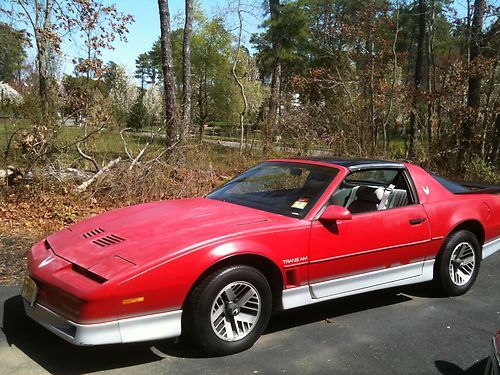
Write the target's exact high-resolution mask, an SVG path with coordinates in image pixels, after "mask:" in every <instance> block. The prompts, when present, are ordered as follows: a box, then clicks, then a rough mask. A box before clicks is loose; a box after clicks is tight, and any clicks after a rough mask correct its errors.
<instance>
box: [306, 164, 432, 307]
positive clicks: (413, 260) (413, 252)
mask: <svg viewBox="0 0 500 375" xmlns="http://www.w3.org/2000/svg"><path fill="white" fill-rule="evenodd" d="M365 172H366V171H365ZM374 175H376V174H372V177H373V176H374ZM385 175H386V176H388V177H387V178H386V179H384V178H380V174H378V176H379V177H378V179H374V178H369V177H370V175H369V174H367V173H365V174H364V175H360V174H358V175H357V176H354V178H353V177H352V176H348V177H347V178H346V180H345V181H344V183H343V185H342V186H347V189H351V190H352V191H353V194H357V195H358V197H359V196H361V194H360V192H359V190H360V189H365V190H366V189H375V190H378V189H383V190H384V195H390V194H393V198H392V199H390V200H389V201H390V202H391V203H390V204H389V206H388V207H386V208H381V209H374V208H373V207H372V206H369V205H368V208H367V209H366V210H363V207H362V202H361V200H360V201H358V202H357V203H358V204H357V205H356V204H355V203H356V200H357V199H356V197H354V198H353V196H352V194H351V196H348V195H346V194H345V192H342V191H339V190H337V192H336V194H337V196H342V200H343V204H342V205H347V208H348V209H350V208H351V209H352V210H353V211H354V212H353V215H352V220H345V221H337V222H336V223H330V224H328V223H324V222H321V220H314V221H313V223H312V226H311V239H310V249H309V260H310V266H309V283H310V288H311V293H312V296H313V298H323V297H328V296H334V295H336V294H344V293H348V292H352V291H355V290H359V291H360V292H361V291H362V290H363V289H365V288H369V287H373V286H375V285H381V284H385V283H390V282H393V281H396V280H401V279H406V278H411V277H417V276H419V275H421V273H422V267H423V260H424V258H425V255H426V252H427V249H428V246H429V242H430V231H429V225H428V222H427V218H426V214H425V211H424V208H423V207H422V205H421V204H419V203H418V202H417V201H416V199H417V198H416V194H414V192H413V191H414V190H412V189H411V186H412V185H410V183H411V181H410V180H409V176H408V175H407V172H406V171H404V170H399V171H392V172H391V173H386V174H385ZM382 176H383V174H382ZM392 183H397V187H395V185H394V184H392ZM390 189H392V190H390ZM340 190H342V189H340ZM404 191H406V194H407V198H406V201H405V199H400V197H398V195H404V194H405V193H404ZM334 196H335V194H334ZM334 196H332V198H334ZM382 198H383V197H382ZM335 203H337V204H338V203H339V202H335ZM379 203H383V202H379ZM360 206H361V209H360V208H359V207H360ZM356 207H358V208H357V209H355V208H356Z"/></svg>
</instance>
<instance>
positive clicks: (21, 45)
mask: <svg viewBox="0 0 500 375" xmlns="http://www.w3.org/2000/svg"><path fill="white" fill-rule="evenodd" d="M0 41H1V43H0V81H4V82H7V81H11V80H13V79H19V78H20V74H21V69H22V68H23V63H24V60H25V58H26V48H27V47H28V44H29V42H28V38H27V36H26V33H25V32H24V31H19V30H16V29H14V28H12V27H11V26H9V25H7V24H6V23H3V22H0Z"/></svg>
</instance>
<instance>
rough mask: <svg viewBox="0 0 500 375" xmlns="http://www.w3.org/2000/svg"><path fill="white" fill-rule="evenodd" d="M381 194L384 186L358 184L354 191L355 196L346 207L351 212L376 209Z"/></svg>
mask: <svg viewBox="0 0 500 375" xmlns="http://www.w3.org/2000/svg"><path fill="white" fill-rule="evenodd" d="M383 195H384V188H382V187H380V188H373V187H370V186H360V187H359V188H358V190H357V191H356V198H355V199H354V200H353V201H352V202H351V203H350V204H349V205H348V206H347V209H348V210H349V211H350V212H351V213H353V214H357V213H363V212H370V211H377V209H378V205H379V203H380V200H381V199H382V196H383Z"/></svg>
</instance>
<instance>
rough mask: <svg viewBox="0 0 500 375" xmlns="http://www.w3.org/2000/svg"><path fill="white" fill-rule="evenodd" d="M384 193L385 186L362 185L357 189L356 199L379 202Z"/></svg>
mask: <svg viewBox="0 0 500 375" xmlns="http://www.w3.org/2000/svg"><path fill="white" fill-rule="evenodd" d="M383 195H384V188H381V187H380V188H377V189H376V188H372V187H369V186H360V187H359V188H358V191H356V199H357V200H363V201H368V202H376V203H379V202H380V200H381V199H382V196H383Z"/></svg>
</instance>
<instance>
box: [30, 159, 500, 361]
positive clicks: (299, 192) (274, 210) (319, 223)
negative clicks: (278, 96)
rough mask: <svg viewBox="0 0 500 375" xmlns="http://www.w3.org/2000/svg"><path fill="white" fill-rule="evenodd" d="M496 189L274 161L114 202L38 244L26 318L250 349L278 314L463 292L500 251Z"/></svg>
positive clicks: (90, 333)
mask: <svg viewBox="0 0 500 375" xmlns="http://www.w3.org/2000/svg"><path fill="white" fill-rule="evenodd" d="M498 192H500V189H499V187H498V186H480V187H479V188H478V187H477V186H476V187H473V186H465V185H461V184H457V183H454V182H451V181H448V180H445V179H443V178H440V177H438V176H434V175H432V174H430V173H428V172H426V171H425V170H423V169H421V168H420V167H418V166H416V165H413V164H410V163H405V162H401V163H399V162H386V161H369V160H347V159H331V158H309V159H275V160H269V161H266V162H263V163H261V164H258V165H257V166H255V167H253V168H251V169H249V170H248V171H246V172H244V173H243V174H241V175H240V176H238V177H236V178H234V179H232V180H231V181H229V182H227V183H226V184H224V185H222V186H221V187H219V188H218V189H216V190H215V191H213V192H212V193H210V194H208V195H207V196H205V197H199V198H192V199H181V200H171V201H160V202H154V203H147V204H140V205H136V206H131V207H126V208H121V209H117V210H114V211H111V212H107V213H105V214H102V215H99V216H96V217H93V218H90V219H87V220H84V221H82V222H79V223H77V224H74V225H72V226H70V227H68V228H66V229H63V230H61V231H59V232H57V233H54V234H52V235H50V236H48V237H47V238H46V239H44V240H42V241H40V242H38V243H37V244H35V245H34V246H33V248H32V249H31V251H30V252H29V256H28V275H27V276H26V278H25V281H24V285H23V290H22V296H23V298H24V303H25V310H26V313H27V315H28V316H29V317H30V318H32V319H34V320H35V321H36V322H38V323H39V324H41V325H42V326H44V327H46V328H47V329H48V330H50V331H51V332H53V333H54V334H56V335H58V336H60V337H62V338H63V339H65V340H67V341H69V342H71V343H73V344H76V345H100V344H112V343H128V342H136V341H146V340H158V339H166V338H173V337H177V336H180V335H181V333H182V334H183V335H184V334H185V335H187V336H188V337H190V338H191V339H192V340H193V341H194V342H195V343H197V344H199V345H200V346H201V347H202V348H203V349H204V350H206V351H207V352H210V353H212V354H216V355H224V354H229V353H235V352H238V351H241V350H244V349H247V348H249V347H251V346H252V345H253V344H254V343H255V341H256V340H257V339H258V338H259V336H260V335H261V334H262V333H263V331H264V329H265V328H266V325H267V324H268V321H269V318H270V316H271V313H272V312H274V311H279V310H283V309H292V308H297V307H300V306H304V305H309V304H313V303H318V302H322V301H326V300H330V299H334V298H339V297H344V296H348V295H353V294H357V293H364V292H368V291H372V290H376V289H382V288H388V287H394V286H400V285H405V284H413V283H421V282H425V281H430V280H434V282H435V284H436V285H437V286H438V287H439V288H441V290H442V291H443V292H444V293H446V294H447V295H450V296H458V295H461V294H463V293H465V292H466V291H467V290H468V289H469V288H470V287H471V286H472V284H473V283H474V280H475V279H476V277H477V275H478V272H479V267H480V264H481V261H482V260H483V259H484V258H486V257H487V256H489V255H491V254H493V253H494V252H496V251H497V250H499V249H500V196H499V195H497V193H498Z"/></svg>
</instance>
